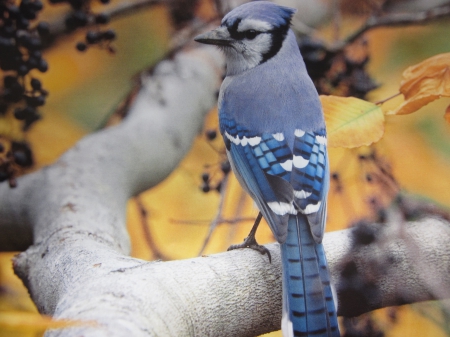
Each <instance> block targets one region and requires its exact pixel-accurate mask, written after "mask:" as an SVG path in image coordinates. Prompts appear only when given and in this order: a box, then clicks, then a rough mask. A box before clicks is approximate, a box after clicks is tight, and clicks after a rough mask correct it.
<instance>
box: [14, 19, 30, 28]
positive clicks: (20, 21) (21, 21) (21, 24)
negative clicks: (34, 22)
mask: <svg viewBox="0 0 450 337" xmlns="http://www.w3.org/2000/svg"><path fill="white" fill-rule="evenodd" d="M16 25H17V28H19V29H28V26H29V25H30V21H28V19H27V18H25V17H24V16H21V17H20V18H18V19H17V21H16Z"/></svg>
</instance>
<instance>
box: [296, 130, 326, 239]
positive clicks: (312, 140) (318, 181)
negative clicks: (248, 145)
mask: <svg viewBox="0 0 450 337" xmlns="http://www.w3.org/2000/svg"><path fill="white" fill-rule="evenodd" d="M326 144H327V139H326V131H325V129H321V130H318V131H316V132H304V131H301V130H296V131H295V140H294V150H293V152H294V160H293V161H294V163H293V170H292V176H291V184H292V186H293V188H294V195H295V203H296V205H297V206H298V209H299V211H300V212H301V213H303V214H305V215H306V216H307V218H308V222H309V225H310V227H311V232H312V235H313V237H314V239H315V241H316V242H318V243H320V242H321V241H322V238H323V234H324V230H325V221H326V213H327V212H326V211H327V194H328V188H329V184H330V175H329V168H328V167H329V166H328V155H327V145H326Z"/></svg>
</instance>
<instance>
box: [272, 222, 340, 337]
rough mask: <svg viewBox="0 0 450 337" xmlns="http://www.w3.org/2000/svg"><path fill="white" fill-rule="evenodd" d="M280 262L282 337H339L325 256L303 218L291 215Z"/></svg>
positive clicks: (320, 245)
mask: <svg viewBox="0 0 450 337" xmlns="http://www.w3.org/2000/svg"><path fill="white" fill-rule="evenodd" d="M281 254H282V260H283V321H282V328H283V335H284V336H305V337H313V336H314V337H339V336H340V334H339V328H338V323H337V314H336V309H335V308H336V306H335V304H334V301H333V295H332V291H331V284H330V276H329V273H328V268H327V263H326V258H325V253H324V250H323V246H322V244H321V243H316V242H315V241H314V239H313V237H312V235H311V230H310V227H309V223H308V221H307V218H306V216H305V215H303V214H298V215H290V217H289V222H288V235H287V239H286V242H285V243H283V244H282V245H281Z"/></svg>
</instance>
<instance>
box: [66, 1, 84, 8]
mask: <svg viewBox="0 0 450 337" xmlns="http://www.w3.org/2000/svg"><path fill="white" fill-rule="evenodd" d="M68 2H69V4H70V6H72V8H73V9H81V8H82V7H83V0H69V1H68Z"/></svg>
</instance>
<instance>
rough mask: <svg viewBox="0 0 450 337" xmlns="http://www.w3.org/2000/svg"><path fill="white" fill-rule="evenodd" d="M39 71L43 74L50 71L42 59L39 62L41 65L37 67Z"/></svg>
mask: <svg viewBox="0 0 450 337" xmlns="http://www.w3.org/2000/svg"><path fill="white" fill-rule="evenodd" d="M37 69H38V70H39V71H40V72H41V73H45V72H46V71H47V70H48V64H47V61H45V60H44V59H41V60H40V61H39V64H38V66H37Z"/></svg>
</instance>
